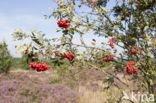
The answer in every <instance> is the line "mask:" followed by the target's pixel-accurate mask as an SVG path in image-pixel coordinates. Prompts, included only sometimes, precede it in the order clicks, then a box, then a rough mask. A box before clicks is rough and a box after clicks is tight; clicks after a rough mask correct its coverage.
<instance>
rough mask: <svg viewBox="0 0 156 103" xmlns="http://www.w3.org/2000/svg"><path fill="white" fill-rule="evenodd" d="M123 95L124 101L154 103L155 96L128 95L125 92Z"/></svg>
mask: <svg viewBox="0 0 156 103" xmlns="http://www.w3.org/2000/svg"><path fill="white" fill-rule="evenodd" d="M122 93H123V97H122V99H126V100H130V101H133V102H154V94H141V93H140V92H138V93H134V92H131V93H126V92H125V91H123V92H122Z"/></svg>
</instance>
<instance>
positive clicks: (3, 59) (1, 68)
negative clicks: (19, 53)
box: [0, 42, 12, 73]
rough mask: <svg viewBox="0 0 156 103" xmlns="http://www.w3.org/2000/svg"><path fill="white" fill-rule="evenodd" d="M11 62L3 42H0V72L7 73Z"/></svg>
mask: <svg viewBox="0 0 156 103" xmlns="http://www.w3.org/2000/svg"><path fill="white" fill-rule="evenodd" d="M11 64H12V57H11V55H10V53H9V51H8V49H7V44H6V43H5V42H3V43H0V73H8V72H9V70H10V67H11Z"/></svg>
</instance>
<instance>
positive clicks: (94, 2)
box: [88, 0, 97, 6]
mask: <svg viewBox="0 0 156 103" xmlns="http://www.w3.org/2000/svg"><path fill="white" fill-rule="evenodd" d="M88 2H89V3H91V5H92V6H94V5H95V4H96V3H97V2H96V1H92V0H88Z"/></svg>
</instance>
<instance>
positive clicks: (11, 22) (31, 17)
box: [0, 0, 102, 57]
mask: <svg viewBox="0 0 156 103" xmlns="http://www.w3.org/2000/svg"><path fill="white" fill-rule="evenodd" d="M49 7H50V8H56V7H57V4H56V3H55V2H54V1H53V0H0V42H2V41H6V42H7V44H8V49H9V51H10V53H11V55H12V56H14V57H20V54H19V53H16V49H15V44H17V43H18V42H15V41H13V38H12V36H11V34H12V33H13V32H14V30H15V29H16V28H21V29H22V30H23V31H26V32H30V31H31V30H32V28H34V27H35V28H37V30H40V31H43V32H44V33H46V34H47V35H49V36H52V37H55V36H57V33H56V29H57V28H58V26H57V20H56V19H54V18H51V19H45V18H44V15H49V14H51V12H52V11H50V10H49V9H48V8H49ZM93 38H94V39H95V38H97V39H98V40H99V41H100V40H101V41H102V39H100V38H98V37H95V36H93V35H92V36H86V37H85V38H84V40H85V41H86V42H87V43H88V44H89V45H90V43H89V42H88V41H90V40H91V39H93ZM75 41H76V40H75Z"/></svg>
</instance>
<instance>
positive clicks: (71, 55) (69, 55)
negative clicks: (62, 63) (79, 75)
mask: <svg viewBox="0 0 156 103" xmlns="http://www.w3.org/2000/svg"><path fill="white" fill-rule="evenodd" d="M64 56H65V58H67V59H68V60H73V59H74V58H75V55H74V54H73V53H71V52H67V53H64Z"/></svg>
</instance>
